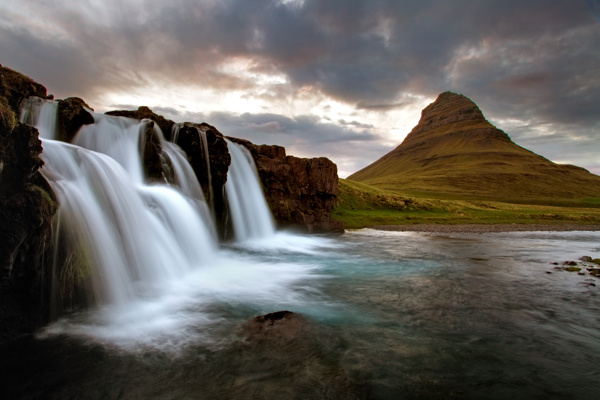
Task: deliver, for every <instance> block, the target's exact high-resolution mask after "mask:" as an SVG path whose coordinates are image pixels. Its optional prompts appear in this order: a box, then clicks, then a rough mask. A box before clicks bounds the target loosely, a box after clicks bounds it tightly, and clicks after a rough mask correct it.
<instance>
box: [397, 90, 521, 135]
mask: <svg viewBox="0 0 600 400" xmlns="http://www.w3.org/2000/svg"><path fill="white" fill-rule="evenodd" d="M450 125H455V126H456V128H460V126H465V125H468V126H470V127H472V126H473V125H476V126H478V128H480V129H483V130H484V132H485V133H488V134H489V133H491V131H490V129H489V128H492V129H494V130H496V128H495V127H494V126H493V125H492V124H490V123H489V122H488V121H487V120H486V119H485V117H484V116H483V113H482V112H481V110H480V109H479V107H478V106H477V104H475V103H474V102H473V101H472V100H471V99H469V98H468V97H467V96H464V95H462V94H458V93H453V92H444V93H441V94H440V95H439V96H438V97H437V99H436V100H435V101H434V102H433V103H431V104H429V105H428V106H427V107H425V108H424V109H423V111H422V112H421V119H420V120H419V123H418V124H417V126H415V127H414V129H413V130H412V131H411V133H410V134H409V135H408V136H407V139H408V140H409V141H410V140H411V139H414V137H415V136H417V135H418V136H423V135H421V134H422V133H425V132H431V131H435V130H436V128H440V127H445V126H450ZM454 130H456V129H454ZM459 130H460V129H459ZM498 131H499V130H498ZM499 132H501V133H502V134H501V135H498V132H494V136H501V137H503V138H504V139H509V138H508V136H507V135H506V134H505V133H504V132H502V131H499ZM509 140H510V139H509Z"/></svg>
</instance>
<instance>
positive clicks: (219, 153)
mask: <svg viewBox="0 0 600 400" xmlns="http://www.w3.org/2000/svg"><path fill="white" fill-rule="evenodd" d="M175 132H177V133H176V137H174V138H173V141H174V143H176V144H177V145H179V147H181V148H182V149H183V151H185V153H186V154H187V156H188V159H189V161H190V164H191V166H192V169H193V170H194V173H195V174H196V177H197V178H198V181H199V182H200V186H201V187H202V191H203V192H204V197H205V198H206V201H207V202H208V204H209V205H210V206H211V207H213V208H214V211H215V218H216V222H217V226H218V228H219V232H220V233H221V236H223V237H225V236H227V232H226V231H227V229H226V226H227V216H226V200H225V182H227V171H229V165H230V164H231V155H230V154H229V149H228V148H227V142H225V137H224V136H223V134H222V133H221V132H219V130H218V129H217V128H215V127H214V126H211V125H209V124H206V123H201V124H197V123H193V122H184V123H180V124H177V125H176V128H175ZM204 138H205V139H206V144H207V145H208V160H206V152H205V149H204ZM207 161H208V164H209V165H210V176H209V175H208V169H207V167H206V165H207Z"/></svg>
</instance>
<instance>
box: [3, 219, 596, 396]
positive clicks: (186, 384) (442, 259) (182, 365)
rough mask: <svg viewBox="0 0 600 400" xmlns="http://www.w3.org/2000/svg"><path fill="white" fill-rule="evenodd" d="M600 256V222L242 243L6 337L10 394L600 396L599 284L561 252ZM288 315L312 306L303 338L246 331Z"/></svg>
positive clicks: (362, 233) (6, 384) (5, 377)
mask: <svg viewBox="0 0 600 400" xmlns="http://www.w3.org/2000/svg"><path fill="white" fill-rule="evenodd" d="M599 254H600V233H598V232H556V233H554V232H512V233H486V234H432V233H428V234H425V233H415V232H383V231H375V230H360V231H352V232H348V233H346V234H345V235H343V236H341V237H320V236H313V237H305V236H295V235H291V234H285V233H279V234H277V235H276V236H274V237H271V238H269V239H268V240H257V241H253V242H246V243H245V244H237V245H229V246H226V247H225V249H222V250H221V252H220V257H219V259H218V260H217V261H215V263H214V264H212V265H210V266H205V267H202V268H199V269H198V270H195V271H193V272H190V273H188V274H186V275H185V276H183V277H181V279H175V280H173V281H172V282H166V283H165V285H164V288H162V289H161V290H160V292H159V293H160V294H159V295H155V296H154V297H152V298H148V299H141V300H138V301H136V302H135V303H131V304H128V305H127V306H126V307H122V306H121V307H118V308H114V307H113V308H111V307H104V308H101V309H96V310H88V311H87V312H85V313H77V314H74V315H71V316H69V317H67V318H65V319H63V320H61V321H58V322H56V323H54V324H51V325H50V326H48V327H46V328H44V329H43V330H42V331H40V332H39V333H38V334H37V335H36V337H35V338H30V339H25V340H23V341H21V342H19V344H17V345H15V346H13V347H12V348H10V349H4V350H3V354H2V358H1V361H0V365H1V366H2V370H3V371H4V372H3V374H2V378H0V379H1V382H0V383H1V384H2V387H3V388H4V393H5V394H4V395H3V398H15V399H135V398H155V399H221V398H222V399H237V398H239V399H248V398H281V399H287V398H298V399H300V398H301V399H305V398H343V399H352V398H357V399H361V398H370V399H371V398H376V399H398V398H411V399H412V398H477V399H479V398H498V399H504V398H561V399H564V398H573V399H581V398H594V397H595V396H596V392H597V388H598V384H599V383H600V373H599V371H598V367H597V366H598V365H599V362H600V313H599V311H600V298H599V296H598V295H599V290H600V287H598V286H595V285H596V284H599V285H600V283H599V282H597V279H596V278H594V277H591V276H589V275H578V274H577V273H570V272H567V271H563V270H558V269H555V265H553V264H552V263H553V262H559V263H560V262H562V261H566V260H576V259H578V258H579V257H581V256H583V255H589V256H593V257H595V258H597V257H599ZM548 272H550V273H548ZM152 293H156V292H155V291H154V292H152ZM278 310H290V311H293V312H295V313H300V314H302V315H303V316H304V317H305V323H304V325H302V327H301V329H300V330H298V331H297V332H296V333H295V334H294V335H292V337H290V338H277V337H275V338H273V339H272V340H263V339H264V338H263V339H260V338H259V339H257V338H253V337H248V336H247V335H246V334H245V330H244V324H245V323H246V321H248V320H249V319H251V318H252V317H254V316H256V315H261V314H265V313H268V312H274V311H278ZM7 394H8V397H5V395H7Z"/></svg>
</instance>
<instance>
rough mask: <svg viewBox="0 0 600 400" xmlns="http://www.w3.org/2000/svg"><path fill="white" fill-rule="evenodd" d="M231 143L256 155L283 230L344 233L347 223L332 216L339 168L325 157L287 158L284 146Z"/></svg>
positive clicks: (266, 195)
mask: <svg viewBox="0 0 600 400" xmlns="http://www.w3.org/2000/svg"><path fill="white" fill-rule="evenodd" d="M229 139H230V140H231V141H233V142H235V143H239V144H242V145H244V146H245V147H246V148H247V149H248V150H250V153H252V156H253V157H254V161H255V162H256V167H257V169H258V174H259V176H260V179H261V181H262V185H263V187H264V189H265V197H266V199H267V203H268V204H269V207H270V209H271V212H272V213H273V217H274V218H275V221H276V222H277V224H278V225H279V227H289V228H295V229H298V230H301V231H304V232H309V233H319V232H343V231H344V226H343V223H342V222H340V221H337V220H335V219H334V218H333V217H332V216H331V210H332V209H333V207H334V206H335V203H336V199H337V191H338V176H337V166H336V165H335V164H334V163H333V162H332V161H330V160H329V159H327V158H325V157H320V158H298V157H294V156H287V155H286V153H285V149H284V148H283V147H281V146H268V145H260V146H257V145H255V144H253V143H251V142H249V141H247V140H242V139H237V138H229Z"/></svg>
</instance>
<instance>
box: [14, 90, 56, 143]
mask: <svg viewBox="0 0 600 400" xmlns="http://www.w3.org/2000/svg"><path fill="white" fill-rule="evenodd" d="M57 111H58V101H55V100H46V99H42V98H40V97H35V96H33V97H30V98H28V99H27V100H25V104H24V105H23V108H22V109H21V117H20V121H21V122H23V123H24V124H29V125H33V126H35V127H36V128H37V130H38V132H39V133H40V138H42V139H56V116H57Z"/></svg>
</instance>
